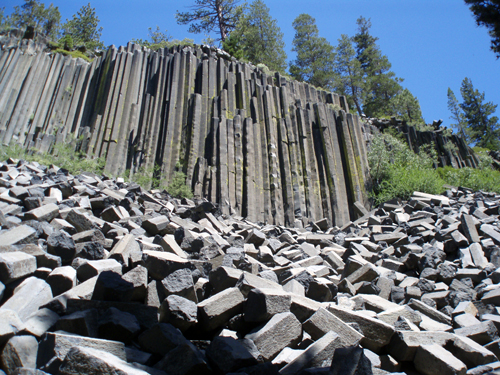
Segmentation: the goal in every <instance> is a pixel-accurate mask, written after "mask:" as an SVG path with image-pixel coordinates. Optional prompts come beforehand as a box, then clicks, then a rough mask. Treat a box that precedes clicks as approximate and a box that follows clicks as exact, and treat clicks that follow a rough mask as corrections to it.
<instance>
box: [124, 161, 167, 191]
mask: <svg viewBox="0 0 500 375" xmlns="http://www.w3.org/2000/svg"><path fill="white" fill-rule="evenodd" d="M159 175H160V166H159V165H158V164H155V165H154V167H151V168H144V167H140V168H139V169H138V170H137V171H136V172H135V173H134V174H133V175H132V177H130V170H127V171H126V175H124V176H123V177H124V178H125V179H126V180H130V181H132V182H135V183H136V184H139V185H141V186H142V187H143V188H144V189H158V188H159V187H161V186H160V185H161V181H160V179H158V178H157V176H159Z"/></svg>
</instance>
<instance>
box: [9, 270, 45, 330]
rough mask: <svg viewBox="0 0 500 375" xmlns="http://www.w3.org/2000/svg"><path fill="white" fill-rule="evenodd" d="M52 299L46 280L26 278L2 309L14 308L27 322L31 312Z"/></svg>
mask: <svg viewBox="0 0 500 375" xmlns="http://www.w3.org/2000/svg"><path fill="white" fill-rule="evenodd" d="M51 299H52V291H51V289H50V285H49V284H47V283H46V282H45V281H44V280H41V279H38V278H36V277H29V278H27V279H25V280H24V281H23V282H22V283H21V284H20V285H19V286H18V287H17V288H16V291H15V293H14V295H13V296H12V297H10V298H9V299H8V300H7V301H6V302H5V303H4V304H3V305H2V307H1V309H7V310H13V311H15V312H16V313H17V315H18V316H19V318H20V319H21V320H22V321H23V322H25V321H26V320H27V319H28V318H29V317H30V315H31V314H33V313H34V312H36V311H37V310H38V309H39V308H40V307H41V306H43V305H45V304H46V303H47V302H49V301H50V300H51Z"/></svg>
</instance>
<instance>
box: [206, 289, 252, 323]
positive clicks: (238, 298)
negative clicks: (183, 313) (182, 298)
mask: <svg viewBox="0 0 500 375" xmlns="http://www.w3.org/2000/svg"><path fill="white" fill-rule="evenodd" d="M243 302H244V297H243V295H242V294H241V292H240V290H239V289H238V288H228V289H226V290H224V291H223V292H220V293H217V294H215V295H213V296H212V297H210V298H207V299H206V300H204V301H202V302H199V303H198V320H199V321H200V323H201V324H202V326H201V327H202V328H203V329H205V330H208V331H210V330H213V329H215V328H218V327H221V326H222V325H224V324H225V323H226V322H227V321H228V320H229V319H231V318H232V317H233V316H235V315H236V314H239V313H241V312H242V311H243Z"/></svg>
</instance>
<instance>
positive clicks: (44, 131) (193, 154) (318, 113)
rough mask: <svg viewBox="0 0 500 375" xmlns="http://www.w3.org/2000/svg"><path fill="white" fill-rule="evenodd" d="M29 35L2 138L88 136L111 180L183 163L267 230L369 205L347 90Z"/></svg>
mask: <svg viewBox="0 0 500 375" xmlns="http://www.w3.org/2000/svg"><path fill="white" fill-rule="evenodd" d="M20 36H21V35H20V33H19V32H16V31H11V32H10V34H9V33H6V34H4V35H3V36H0V44H1V45H2V49H1V51H0V141H1V142H2V143H3V144H8V143H10V142H16V143H18V144H21V145H23V146H24V147H26V148H28V149H31V150H37V151H41V152H47V151H49V150H51V149H52V147H53V145H54V144H55V143H61V142H71V141H72V140H75V139H76V140H77V142H75V145H76V146H75V147H77V148H78V149H79V150H82V151H84V152H85V153H87V154H88V155H89V157H101V158H105V160H106V173H107V174H108V175H112V176H119V175H121V174H124V173H126V172H127V173H129V174H132V175H133V174H135V173H138V172H140V171H146V173H150V174H151V175H153V173H154V174H155V177H156V178H157V179H159V180H161V182H162V183H163V184H164V185H168V184H169V183H170V182H172V179H173V176H174V174H175V171H176V170H178V169H180V170H182V171H183V172H184V173H185V174H186V176H187V177H186V183H187V184H188V185H189V186H190V187H191V188H192V190H193V191H194V193H195V196H196V197H198V198H206V199H208V200H209V201H211V202H214V203H217V204H219V206H220V209H221V211H222V213H223V214H235V215H239V216H243V217H246V218H248V219H249V220H251V221H254V222H256V221H261V222H266V223H270V224H285V225H289V226H297V227H301V226H303V225H307V223H309V222H310V221H317V220H320V219H322V218H326V220H327V222H328V224H329V225H339V226H342V225H344V224H346V223H348V222H349V221H352V220H356V219H357V218H358V216H359V214H360V211H359V210H356V207H363V206H364V207H369V204H368V194H367V191H368V190H369V189H370V178H369V171H368V162H367V153H366V142H365V138H366V137H367V135H368V134H367V133H369V132H370V131H369V129H370V127H369V126H367V127H365V126H364V124H363V123H362V122H361V120H360V118H359V117H358V116H356V115H353V114H351V113H349V108H348V105H347V102H346V100H345V98H344V97H342V96H338V95H336V94H334V93H331V92H326V91H323V90H320V89H317V88H315V87H312V86H310V85H308V84H305V83H300V82H297V81H293V80H288V78H287V77H283V76H281V75H280V74H278V73H275V74H271V73H269V72H268V73H269V74H267V73H266V72H265V71H261V70H259V69H257V68H256V67H255V66H252V65H250V64H245V63H241V62H238V61H236V60H235V59H234V58H231V57H230V56H229V55H227V54H226V53H225V52H223V51H221V50H218V49H215V48H209V47H206V46H203V47H202V46H175V47H172V48H169V49H162V50H159V51H157V52H153V51H150V50H148V49H145V48H142V47H140V46H138V45H134V44H129V45H127V47H120V48H115V47H114V46H112V47H110V48H109V49H108V50H107V51H105V52H104V53H103V54H102V56H98V57H96V58H95V59H94V60H93V61H92V63H88V62H86V61H84V60H82V59H74V58H71V57H70V56H64V55H62V54H54V53H47V52H44V48H45V47H44V45H43V44H42V43H38V42H33V41H32V40H26V39H22V40H21V41H20V40H19V37H20ZM365 128H366V129H368V131H366V133H365ZM401 131H403V132H404V133H405V134H406V135H407V138H408V140H409V142H410V145H413V147H414V148H418V147H419V145H421V144H422V143H428V142H433V143H434V144H435V147H436V149H437V150H438V153H439V155H440V156H442V164H443V165H446V164H450V165H452V166H455V167H461V166H466V165H471V166H474V160H473V158H472V157H471V155H470V154H469V151H468V150H467V147H466V146H465V145H464V144H463V142H462V143H461V141H460V140H459V139H458V138H456V137H453V138H451V139H449V138H445V137H442V136H441V135H439V134H437V133H432V134H430V135H426V134H424V133H417V132H415V131H414V129H413V128H408V127H404V129H401ZM449 142H451V143H453V144H455V145H456V146H458V148H457V150H458V152H454V151H451V149H450V148H448V149H446V148H445V147H444V144H445V143H449ZM356 202H357V203H358V204H357V205H355V203H356Z"/></svg>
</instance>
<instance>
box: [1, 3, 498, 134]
mask: <svg viewBox="0 0 500 375" xmlns="http://www.w3.org/2000/svg"><path fill="white" fill-rule="evenodd" d="M249 2H251V1H249ZM264 2H265V3H266V5H267V6H268V7H269V8H270V13H271V16H272V17H273V18H275V19H277V21H278V25H279V27H280V28H281V30H282V32H283V33H284V35H285V43H286V52H287V54H288V59H289V60H293V58H294V56H293V54H292V52H291V48H292V40H293V36H294V30H293V28H292V22H293V20H294V19H295V18H296V17H297V16H298V15H299V14H301V13H308V14H310V15H311V16H312V17H314V18H315V19H316V23H317V25H318V28H319V32H320V35H321V36H323V37H325V38H327V39H328V40H329V42H330V43H331V44H332V45H336V44H337V39H338V38H339V37H340V35H341V34H348V35H350V36H352V35H354V34H355V33H356V19H357V18H358V17H359V16H363V17H365V18H370V19H371V23H372V28H371V34H372V35H373V36H376V37H378V38H379V40H378V43H379V46H380V48H381V50H382V53H384V54H385V55H387V57H388V58H389V61H390V62H391V63H392V70H393V71H394V72H395V73H396V75H397V76H398V77H401V78H404V82H403V83H402V85H403V86H405V87H407V88H408V89H409V90H410V91H411V92H412V93H413V95H415V96H416V97H417V98H418V99H419V101H420V106H421V108H422V113H423V115H424V118H425V120H426V122H428V123H429V122H432V120H437V119H443V120H444V124H445V125H448V124H449V123H450V120H449V116H450V113H449V111H448V108H447V96H446V93H447V90H448V87H450V88H451V89H452V90H453V91H454V92H455V95H456V96H457V98H458V99H459V101H461V96H460V85H461V82H462V80H463V79H464V77H469V78H470V79H471V80H472V83H473V84H474V87H475V88H477V89H478V90H479V91H480V92H485V94H486V97H485V99H486V101H491V102H493V103H494V104H499V105H500V60H497V59H496V57H495V55H494V54H493V52H491V51H490V37H489V35H488V33H487V30H486V29H485V28H484V27H477V26H476V24H475V21H474V19H473V17H472V13H471V12H470V11H469V9H468V7H467V6H466V5H465V4H464V2H463V1H462V0H377V1H374V0H328V1H319V0H309V1H307V2H306V1H304V0H267V1H266V0H264ZM23 3H24V1H21V0H2V5H1V6H2V7H5V13H6V14H9V13H11V11H12V9H13V7H14V6H15V5H21V4H23ZM50 3H51V2H50V1H46V2H45V4H46V5H48V4H50ZM52 3H53V4H54V5H55V6H57V7H59V11H60V12H61V15H62V20H63V21H64V20H66V19H67V18H71V17H72V15H73V14H75V13H76V12H77V11H78V10H79V9H80V7H81V6H83V5H86V4H87V3H88V1H79V0H78V1H75V0H53V1H52ZM193 3H194V0H186V1H172V0H166V1H165V0H163V1H160V0H142V1H134V0H120V1H118V0H94V1H91V6H92V7H94V8H95V9H96V12H97V15H98V17H99V19H100V21H101V23H100V25H101V26H102V27H103V32H102V38H101V39H102V40H103V41H104V43H105V44H107V45H110V44H114V45H116V46H120V45H125V44H126V43H127V42H128V41H129V40H130V39H133V38H142V39H146V38H147V36H148V28H149V27H153V28H155V27H156V25H158V26H160V28H161V29H162V30H168V33H169V34H170V35H172V36H173V37H174V38H175V39H184V38H191V39H194V40H195V43H200V42H201V40H202V39H204V38H205V36H204V35H199V34H190V33H188V32H187V29H188V26H180V25H177V23H176V21H175V13H176V10H179V11H186V10H188V8H187V7H188V6H189V5H191V4H193ZM211 36H212V37H216V36H217V35H216V34H215V33H213V34H212V35H211ZM496 114H497V115H498V116H499V117H500V107H499V108H498V109H497V112H496Z"/></svg>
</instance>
